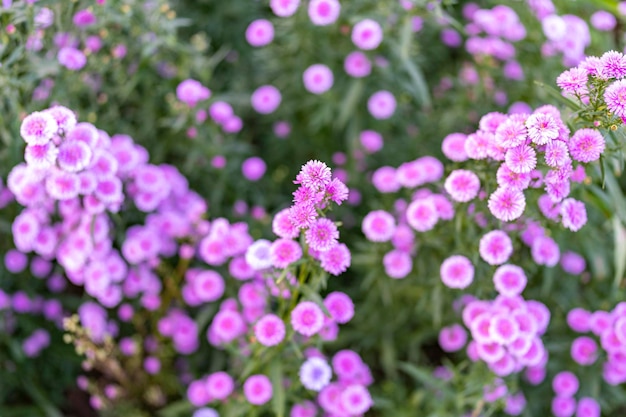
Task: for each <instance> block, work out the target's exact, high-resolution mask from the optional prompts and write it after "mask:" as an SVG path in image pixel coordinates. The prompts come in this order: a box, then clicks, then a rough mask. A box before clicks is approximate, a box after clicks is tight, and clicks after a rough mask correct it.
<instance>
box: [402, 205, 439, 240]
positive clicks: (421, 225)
mask: <svg viewBox="0 0 626 417" xmlns="http://www.w3.org/2000/svg"><path fill="white" fill-rule="evenodd" d="M406 218H407V222H408V223H409V225H410V226H411V227H412V228H413V229H415V230H417V231H418V232H426V231H428V230H431V229H432V228H433V227H435V225H436V224H437V221H439V215H438V213H437V207H436V206H435V203H434V202H433V200H432V199H431V198H428V197H427V198H420V199H418V200H415V201H413V202H411V204H409V207H408V208H407V209H406Z"/></svg>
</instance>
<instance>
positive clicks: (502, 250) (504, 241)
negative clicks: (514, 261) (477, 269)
mask: <svg viewBox="0 0 626 417" xmlns="http://www.w3.org/2000/svg"><path fill="white" fill-rule="evenodd" d="M479 252H480V257H481V258H482V259H483V260H484V261H485V262H487V263H488V264H489V265H500V264H503V263H505V262H506V261H507V260H508V259H509V257H510V256H511V254H512V253H513V243H512V242H511V238H510V237H509V236H508V235H507V234H506V233H505V232H503V231H502V230H493V231H491V232H489V233H487V234H486V235H484V236H483V237H482V238H481V239H480V243H479Z"/></svg>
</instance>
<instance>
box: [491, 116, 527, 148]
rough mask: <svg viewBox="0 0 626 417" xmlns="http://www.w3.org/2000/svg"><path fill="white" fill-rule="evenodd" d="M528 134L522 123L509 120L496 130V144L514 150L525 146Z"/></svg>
mask: <svg viewBox="0 0 626 417" xmlns="http://www.w3.org/2000/svg"><path fill="white" fill-rule="evenodd" d="M527 133H528V132H527V130H526V126H525V125H524V123H523V122H522V121H519V120H515V119H513V118H509V119H507V120H505V121H504V122H503V123H501V124H500V125H499V126H498V128H497V129H496V131H495V137H494V143H495V144H496V145H498V146H499V147H501V148H504V149H509V148H514V147H516V146H520V145H522V144H524V142H525V141H526V135H527Z"/></svg>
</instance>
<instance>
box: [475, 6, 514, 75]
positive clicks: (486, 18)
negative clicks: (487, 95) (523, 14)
mask: <svg viewBox="0 0 626 417" xmlns="http://www.w3.org/2000/svg"><path fill="white" fill-rule="evenodd" d="M463 15H464V17H465V18H466V19H467V20H468V23H467V24H466V25H465V30H466V32H467V33H468V35H469V38H468V39H467V41H466V42H465V49H466V50H467V52H469V53H470V54H471V55H473V56H475V57H476V58H477V60H478V61H479V62H480V61H481V60H482V59H483V57H494V58H496V59H497V60H499V61H501V62H503V63H504V66H503V73H504V76H505V77H507V78H509V79H512V80H522V79H524V72H523V70H522V67H521V65H520V64H519V62H517V61H516V60H515V55H516V51H515V46H514V45H513V43H514V42H519V41H521V40H523V39H524V38H525V37H526V28H525V27H524V25H523V24H522V22H521V21H520V20H519V17H518V15H517V13H515V11H514V10H513V9H512V8H510V7H509V6H506V5H503V4H499V5H497V6H495V7H493V8H492V9H481V8H480V7H479V6H478V5H477V4H475V3H468V4H466V5H465V6H464V7H463Z"/></svg>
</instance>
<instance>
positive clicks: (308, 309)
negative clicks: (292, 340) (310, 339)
mask: <svg viewBox="0 0 626 417" xmlns="http://www.w3.org/2000/svg"><path fill="white" fill-rule="evenodd" d="M291 325H292V326H293V329H294V330H295V331H296V332H298V333H300V334H302V335H304V336H313V335H314V334H316V333H318V332H319V331H320V330H321V329H322V327H324V313H323V312H322V309H321V308H320V307H319V306H318V305H317V304H315V303H314V302H312V301H301V302H300V303H299V304H298V305H297V306H296V307H295V308H294V309H293V310H292V311H291Z"/></svg>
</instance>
